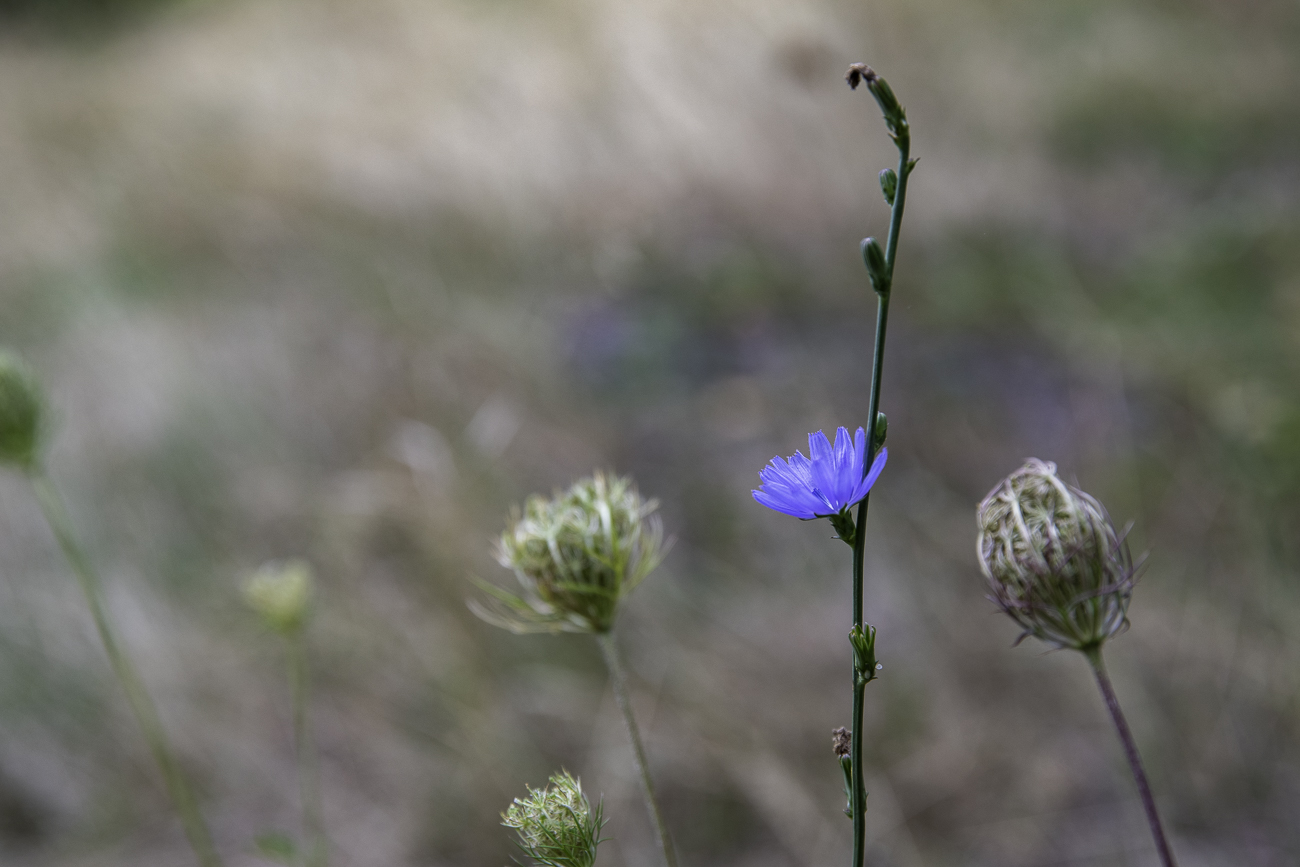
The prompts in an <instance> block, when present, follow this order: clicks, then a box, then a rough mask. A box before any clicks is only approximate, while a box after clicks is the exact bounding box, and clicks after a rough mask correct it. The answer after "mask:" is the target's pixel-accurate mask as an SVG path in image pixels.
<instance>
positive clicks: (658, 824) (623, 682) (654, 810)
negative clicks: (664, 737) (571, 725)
mask: <svg viewBox="0 0 1300 867" xmlns="http://www.w3.org/2000/svg"><path fill="white" fill-rule="evenodd" d="M596 642H597V643H598V644H599V645H600V652H601V653H602V654H603V655H604V657H605V666H606V667H607V668H608V669H609V682H610V685H611V686H613V688H614V702H615V703H616V704H617V705H618V709H619V712H620V713H622V715H623V723H624V725H626V726H627V736H628V739H629V740H631V741H632V755H633V757H634V758H635V760H636V772H637V774H638V775H639V776H640V777H641V794H642V795H644V796H645V806H646V809H647V810H649V811H650V821H651V822H652V823H654V826H655V830H657V831H658V832H659V845H660V846H661V847H662V848H663V852H664V863H666V864H667V865H668V867H677V854H676V853H675V852H674V851H673V841H672V838H671V837H670V836H669V835H668V825H667V824H665V823H664V817H663V813H662V812H661V811H660V810H659V801H658V799H657V798H655V787H654V781H653V780H651V779H650V769H649V767H648V766H647V764H646V758H645V747H644V746H642V745H641V735H640V732H639V731H638V730H637V726H636V718H635V717H633V716H632V702H631V701H630V700H629V699H628V694H627V678H626V676H624V674H623V663H622V660H621V659H620V658H619V653H618V645H617V644H616V643H615V641H614V634H613V633H612V632H599V633H597V634H596Z"/></svg>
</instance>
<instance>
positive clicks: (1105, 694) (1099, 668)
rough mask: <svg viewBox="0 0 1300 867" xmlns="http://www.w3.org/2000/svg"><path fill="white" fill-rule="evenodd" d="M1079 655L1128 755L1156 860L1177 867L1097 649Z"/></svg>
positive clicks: (1130, 736) (1131, 737)
mask: <svg viewBox="0 0 1300 867" xmlns="http://www.w3.org/2000/svg"><path fill="white" fill-rule="evenodd" d="M1083 655H1084V656H1086V657H1088V664H1089V665H1091V666H1092V673H1093V674H1094V675H1096V676H1097V686H1098V687H1100V688H1101V697H1102V698H1103V699H1105V701H1106V710H1108V711H1110V718H1111V721H1112V722H1114V723H1115V731H1116V732H1118V733H1119V739H1120V743H1122V744H1123V745H1124V755H1125V756H1127V757H1128V764H1129V767H1130V768H1132V769H1133V779H1134V781H1135V782H1136V783H1137V787H1138V795H1139V796H1140V797H1141V799H1142V807H1143V809H1144V810H1146V814H1147V824H1149V825H1150V826H1151V836H1152V837H1154V838H1155V842H1156V851H1157V852H1158V853H1159V854H1160V863H1161V864H1163V865H1164V867H1177V864H1175V863H1174V853H1173V850H1171V849H1170V848H1169V841H1167V840H1166V839H1165V829H1164V828H1163V827H1162V826H1161V824H1160V814H1159V813H1157V812H1156V799H1155V798H1154V797H1153V796H1152V795H1151V784H1150V783H1149V782H1147V774H1146V771H1144V770H1143V769H1142V757H1141V756H1139V755H1138V749H1137V742H1136V741H1134V740H1133V733H1132V732H1131V731H1129V727H1128V722H1127V721H1126V720H1125V719H1124V712H1123V711H1122V710H1120V707H1119V698H1118V697H1116V695H1115V689H1114V687H1112V686H1111V685H1110V677H1109V676H1108V675H1107V674H1106V664H1105V663H1104V662H1102V659H1101V648H1100V647H1094V648H1091V649H1089V650H1085V651H1084V652H1083Z"/></svg>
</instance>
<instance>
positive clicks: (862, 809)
mask: <svg viewBox="0 0 1300 867" xmlns="http://www.w3.org/2000/svg"><path fill="white" fill-rule="evenodd" d="M845 80H847V81H848V83H849V87H851V88H853V89H855V90H856V89H857V86H858V84H859V83H865V84H866V86H867V89H868V90H869V91H871V95H872V96H873V97H875V99H876V103H877V105H879V106H880V111H881V113H882V114H883V115H884V118H885V125H886V127H887V128H888V130H889V136H890V138H892V139H893V140H894V145H895V146H896V147H897V148H898V168H897V169H885V170H884V171H882V172H881V173H880V188H881V192H883V193H884V196H885V201H886V202H887V203H888V204H889V205H890V209H891V210H890V215H889V236H888V237H887V238H886V240H885V249H884V250H883V251H882V250H881V249H880V245H879V244H878V243H877V242H876V240H875V239H874V238H867V239H866V240H864V241H863V242H862V257H863V260H864V262H865V263H866V266H867V274H868V276H869V277H870V279H871V286H872V288H873V289H875V291H876V339H875V346H874V348H873V350H872V354H871V397H870V400H869V402H868V404H867V418H868V419H870V420H871V425H870V431H871V435H870V436H869V437H868V441H867V457H866V460H865V461H864V467H866V466H870V465H871V464H872V463H873V461H874V460H875V455H876V452H877V450H879V449H880V448H881V446H882V444H883V442H884V439H885V433H886V425H885V421H884V416H883V415H882V414H881V412H880V381H881V375H882V373H883V371H884V365H885V332H886V330H887V329H888V327H889V295H890V290H891V289H892V287H893V282H894V261H895V259H896V257H897V254H898V238H899V234H900V233H901V232H902V228H903V207H904V205H905V204H906V202H907V179H908V176H909V175H911V173H912V168H913V167H914V166H915V165H916V160H914V159H911V158H910V151H911V129H910V127H909V126H908V123H907V113H906V112H905V111H904V110H903V106H902V105H901V104H899V102H898V98H897V97H896V96H894V91H893V90H892V89H891V88H890V86H889V84H888V83H886V82H885V80H884V79H883V78H881V77H880V76H879V75H877V74H876V72H875V71H874V70H873V69H872V68H871V67H869V66H866V65H865V64H861V63H855V64H854V65H853V66H851V67H849V72H848V75H846V76H845ZM864 471H865V470H864ZM869 501H870V494H869V493H868V495H867V496H866V497H863V499H862V502H861V503H860V504H859V505H858V518H857V522H856V527H855V528H854V538H853V631H852V633H851V638H852V640H853V643H854V651H855V652H854V666H853V728H852V737H853V740H852V743H851V746H850V762H851V768H852V773H853V791H852V799H851V800H852V803H851V805H850V809H851V810H852V819H853V862H852V864H853V867H861V865H862V863H863V860H864V859H865V857H866V812H867V803H866V801H867V793H866V788H865V786H864V784H863V767H864V765H863V760H862V717H863V707H864V695H865V690H866V685H867V683H869V682H870V681H871V680H872V679H874V678H875V675H876V672H875V654H874V645H875V630H874V629H872V628H871V627H869V626H868V627H865V628H864V624H863V611H862V571H863V563H864V559H865V557H864V552H865V550H866V539H867V505H868V503H869ZM868 630H869V632H870V636H871V650H872V653H870V654H864V653H862V652H860V651H859V647H860V646H865V639H866V635H867V631H868ZM867 657H869V660H868V658H867ZM868 664H869V665H870V666H871V667H870V668H869V669H867V670H864V668H863V666H864V665H868Z"/></svg>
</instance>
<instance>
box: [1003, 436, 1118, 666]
mask: <svg viewBox="0 0 1300 867" xmlns="http://www.w3.org/2000/svg"><path fill="white" fill-rule="evenodd" d="M979 558H980V567H981V569H982V570H983V572H984V576H985V578H987V579H988V583H989V588H990V589H991V590H992V596H991V597H990V598H991V599H992V600H993V601H994V603H996V604H997V605H998V607H999V608H1001V609H1002V610H1003V611H1004V612H1006V613H1007V615H1009V616H1010V617H1011V618H1012V619H1013V620H1015V621H1016V622H1017V623H1018V624H1020V626H1021V627H1022V628H1023V629H1024V633H1023V634H1022V635H1021V636H1020V639H1018V640H1017V643H1019V641H1020V640H1023V639H1024V638H1025V637H1026V636H1029V635H1033V636H1035V637H1036V638H1039V639H1041V640H1042V641H1044V642H1046V643H1047V644H1050V645H1052V646H1053V647H1058V648H1061V647H1069V648H1073V649H1075V650H1081V651H1085V652H1090V651H1092V650H1094V649H1096V648H1099V647H1100V646H1101V645H1102V644H1103V643H1104V642H1105V641H1106V639H1107V638H1109V637H1110V636H1112V635H1114V634H1115V633H1117V632H1120V631H1122V630H1123V629H1125V628H1126V627H1127V626H1128V617H1127V612H1128V604H1129V598H1130V597H1131V596H1132V593H1133V584H1134V581H1135V580H1136V576H1137V570H1136V569H1135V568H1134V566H1133V562H1132V559H1131V558H1130V556H1129V551H1128V546H1127V544H1126V543H1125V542H1124V540H1123V538H1122V537H1120V535H1119V534H1117V533H1116V532H1115V528H1114V526H1113V525H1112V524H1111V522H1110V518H1109V517H1108V516H1107V514H1106V510H1105V509H1104V508H1103V507H1102V505H1101V503H1099V502H1097V500H1095V499H1093V498H1092V497H1091V496H1089V495H1088V494H1086V493H1084V492H1083V491H1080V490H1079V489H1077V488H1074V487H1071V486H1069V485H1066V484H1065V483H1064V482H1062V481H1061V480H1060V479H1059V478H1057V476H1056V465H1055V464H1052V463H1049V462H1046V461H1040V460H1038V459H1036V458H1031V459H1030V460H1029V461H1028V462H1027V463H1026V464H1025V465H1024V466H1023V467H1021V468H1020V469H1019V470H1016V471H1015V472H1014V473H1012V474H1011V475H1010V476H1008V477H1007V478H1006V479H1004V480H1003V481H1002V482H1001V483H1000V484H999V485H998V486H997V487H996V488H994V489H993V490H992V491H991V492H989V495H988V496H987V497H985V498H984V501H983V502H982V503H980V505H979Z"/></svg>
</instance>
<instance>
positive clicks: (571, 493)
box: [470, 473, 664, 633]
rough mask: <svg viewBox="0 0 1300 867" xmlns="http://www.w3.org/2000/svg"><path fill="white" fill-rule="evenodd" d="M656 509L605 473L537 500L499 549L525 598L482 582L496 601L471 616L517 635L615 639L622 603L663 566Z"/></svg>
mask: <svg viewBox="0 0 1300 867" xmlns="http://www.w3.org/2000/svg"><path fill="white" fill-rule="evenodd" d="M656 508H658V503H656V502H655V501H653V500H650V501H646V500H643V499H642V498H641V495H640V494H639V493H637V490H636V486H635V485H634V484H633V483H632V480H631V479H628V478H622V477H619V476H607V475H605V474H603V473H596V474H595V475H594V476H591V477H590V478H586V479H582V480H581V481H579V482H577V483H575V484H574V485H573V486H572V487H571V488H569V490H568V491H566V492H563V493H557V494H556V495H555V496H554V497H552V498H550V499H547V498H545V497H541V496H534V497H530V498H529V499H528V501H527V502H526V503H525V504H524V510H523V514H522V515H520V514H518V513H516V514H515V515H514V516H513V517H512V518H511V521H510V525H509V526H508V527H507V528H506V530H505V532H504V533H502V534H501V539H500V542H499V544H498V546H497V561H498V562H499V563H501V565H502V566H505V567H507V568H509V569H512V570H514V573H515V576H516V577H517V578H518V579H519V583H520V584H521V585H522V586H523V588H524V593H523V595H522V596H516V595H514V594H511V593H508V592H506V591H504V590H501V589H500V588H498V587H494V586H493V585H491V584H487V583H485V582H476V583H477V584H478V585H479V587H480V588H481V589H483V591H484V592H486V593H487V594H488V595H489V597H490V599H489V600H488V604H486V605H484V604H481V603H478V602H471V603H470V607H471V609H472V610H473V611H474V612H475V613H476V614H478V615H479V616H480V617H482V618H483V619H484V620H487V621H488V622H489V623H493V624H495V625H497V626H501V627H503V628H506V629H510V630H512V631H514V632H595V633H602V632H608V631H609V630H610V629H612V628H613V626H614V618H615V617H616V615H617V614H618V606H619V603H620V602H622V600H623V598H624V597H626V596H627V595H628V594H629V593H631V592H632V590H633V589H635V588H636V586H637V585H638V584H640V583H641V581H642V580H643V579H644V578H645V577H646V576H647V575H649V574H650V572H651V571H653V570H654V568H655V567H656V566H658V565H659V562H660V561H661V560H662V559H663V555H664V544H663V530H662V528H661V526H660V524H659V520H658V518H657V517H655V516H654V515H653V514H652V513H653V512H654V511H655V509H656Z"/></svg>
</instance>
